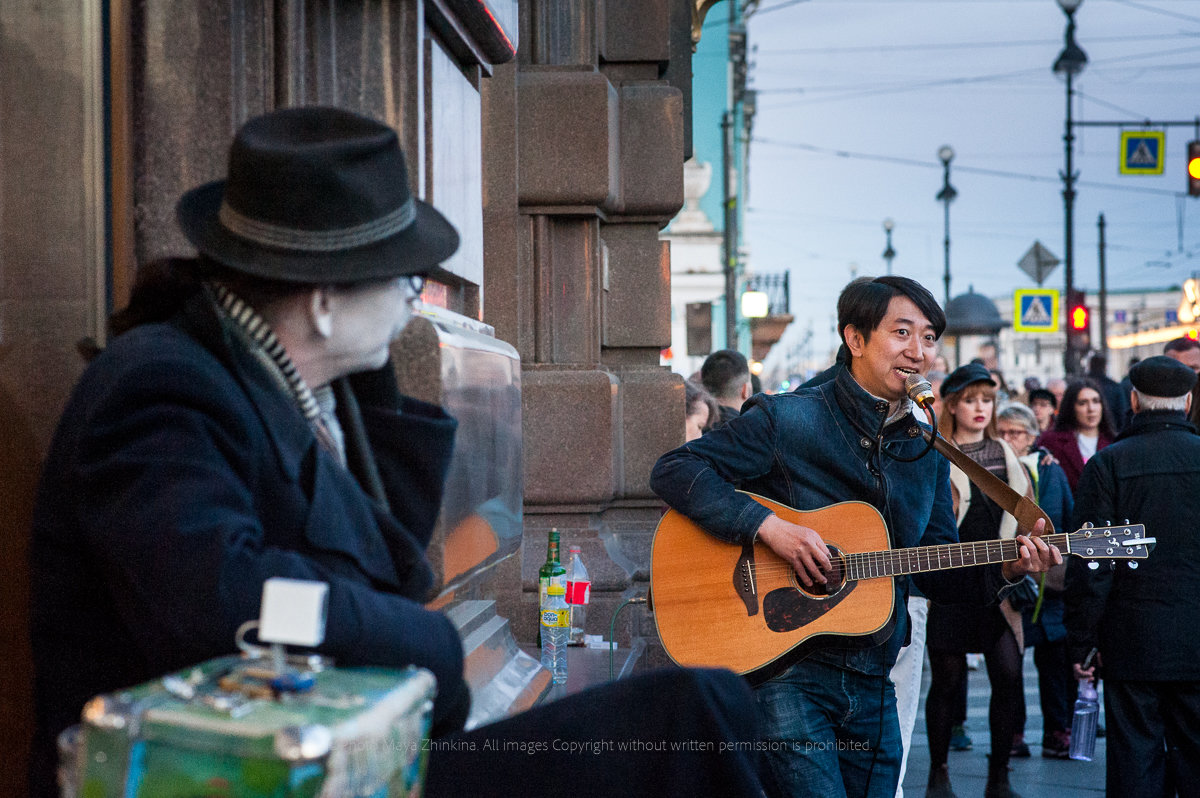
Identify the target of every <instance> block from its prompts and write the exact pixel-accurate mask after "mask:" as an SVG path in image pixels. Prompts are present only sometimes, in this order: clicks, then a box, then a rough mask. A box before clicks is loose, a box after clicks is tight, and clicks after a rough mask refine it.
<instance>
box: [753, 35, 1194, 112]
mask: <svg viewBox="0 0 1200 798" xmlns="http://www.w3.org/2000/svg"><path fill="white" fill-rule="evenodd" d="M1197 51H1200V45H1194V46H1191V47H1180V48H1176V49H1174V50H1162V51H1155V52H1147V53H1134V54H1133V55H1126V56H1116V57H1114V58H1106V59H1104V60H1103V61H1096V62H1093V63H1092V64H1091V66H1092V68H1103V67H1107V66H1110V65H1113V64H1119V63H1127V62H1129V61H1137V60H1142V59H1146V58H1161V57H1163V56H1169V55H1182V54H1186V53H1194V52H1197ZM1154 68H1156V67H1154V66H1148V67H1142V69H1154ZM1042 72H1043V70H1042V69H1041V68H1040V67H1037V68H1030V69H1022V70H1016V71H1013V72H999V73H995V74H991V75H973V76H970V77H960V78H938V79H935V80H921V81H913V82H911V83H900V84H892V85H890V86H882V87H878V88H869V89H859V90H855V89H850V90H845V89H844V87H842V86H832V87H816V88H812V87H809V88H805V87H802V86H793V87H787V88H779V89H771V88H762V87H756V91H757V92H758V97H759V102H760V103H761V102H762V101H763V98H766V97H770V96H774V95H782V94H811V93H815V92H824V91H844V90H845V93H844V94H840V95H836V96H824V97H806V98H803V99H798V100H795V101H793V102H791V103H780V104H774V105H773V106H772V107H773V108H792V107H794V106H796V105H801V104H812V103H819V102H828V101H839V100H856V99H861V98H866V97H876V96H879V95H883V94H893V93H901V92H908V91H918V90H920V89H931V88H939V87H944V86H961V85H970V84H974V83H989V82H992V81H996V80H1005V79H1009V78H1019V77H1031V76H1034V75H1040V74H1042Z"/></svg>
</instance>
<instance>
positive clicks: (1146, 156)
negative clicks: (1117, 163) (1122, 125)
mask: <svg viewBox="0 0 1200 798" xmlns="http://www.w3.org/2000/svg"><path fill="white" fill-rule="evenodd" d="M1166 138H1167V133H1166V131H1165V130H1122V131H1121V174H1123V175H1161V174H1162V173H1163V144H1164V143H1165V142H1166Z"/></svg>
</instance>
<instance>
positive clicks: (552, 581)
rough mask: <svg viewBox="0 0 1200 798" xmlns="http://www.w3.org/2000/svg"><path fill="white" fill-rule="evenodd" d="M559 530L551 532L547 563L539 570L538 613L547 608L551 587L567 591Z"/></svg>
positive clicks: (540, 633)
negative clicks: (560, 558)
mask: <svg viewBox="0 0 1200 798" xmlns="http://www.w3.org/2000/svg"><path fill="white" fill-rule="evenodd" d="M558 540H559V539H558V529H557V528H555V529H551V530H550V540H549V542H548V543H547V544H546V562H544V563H542V567H541V568H540V569H538V613H539V614H540V613H541V611H542V609H543V608H544V607H545V606H546V597H547V591H548V590H549V588H550V586H551V585H559V586H561V587H562V588H563V590H564V591H565V590H566V587H567V569H566V568H563V566H562V563H561V562H559V561H558V545H559V543H558ZM541 645H542V625H541V624H540V623H539V624H538V646H539V647H540V646H541Z"/></svg>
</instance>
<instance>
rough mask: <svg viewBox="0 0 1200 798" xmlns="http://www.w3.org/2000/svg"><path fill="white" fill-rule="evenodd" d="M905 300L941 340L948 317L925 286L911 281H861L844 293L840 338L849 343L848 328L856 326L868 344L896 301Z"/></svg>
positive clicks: (891, 278) (889, 277) (840, 302)
mask: <svg viewBox="0 0 1200 798" xmlns="http://www.w3.org/2000/svg"><path fill="white" fill-rule="evenodd" d="M898 296H903V297H908V298H909V299H911V300H912V302H913V304H914V305H916V306H917V309H918V310H920V311H921V312H922V313H923V314H925V318H927V319H929V323H930V324H931V325H933V332H934V335H935V336H936V337H938V338H941V337H942V333H943V332H944V331H945V330H946V314H945V313H944V312H942V307H941V305H939V304H938V303H937V300H936V299H934V298H933V294H931V293H929V291H928V289H926V288H925V286H923V285H921V284H920V283H918V282H917V281H916V280H913V279H910V278H908V277H896V276H893V275H887V276H884V277H874V278H871V277H860V278H858V279H857V280H854V281H852V282H851V283H850V284H849V285H847V286H846V287H845V288H843V289H842V294H841V296H839V297H838V304H837V310H838V335H839V336H841V338H842V343H845V342H846V325H849V324H853V325H854V326H855V328H857V329H858V331H859V332H860V333H862V336H863V340H864V341H868V340H870V338H871V333H872V332H874V331H875V328H876V327H878V326H879V323H880V322H882V321H883V317H884V316H886V315H887V309H888V305H889V304H891V301H892V299H893V298H895V297H898Z"/></svg>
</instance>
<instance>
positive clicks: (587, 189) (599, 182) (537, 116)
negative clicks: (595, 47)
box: [517, 67, 682, 207]
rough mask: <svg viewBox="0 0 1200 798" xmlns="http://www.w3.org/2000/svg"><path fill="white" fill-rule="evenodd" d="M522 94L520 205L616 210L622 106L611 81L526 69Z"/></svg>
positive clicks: (597, 76) (519, 81) (576, 73)
mask: <svg viewBox="0 0 1200 798" xmlns="http://www.w3.org/2000/svg"><path fill="white" fill-rule="evenodd" d="M517 89H518V90H517V118H518V123H517V129H518V130H519V131H520V135H519V136H518V138H517V148H518V152H517V162H518V181H517V185H518V187H519V188H518V193H519V200H520V203H521V204H522V205H525V206H530V205H536V206H544V205H565V206H592V207H597V206H605V207H607V206H611V205H612V204H613V203H614V202H615V201H616V197H617V196H618V194H619V192H620V175H621V170H620V167H619V166H618V163H617V155H618V153H617V147H616V144H617V137H618V135H619V121H618V106H619V103H618V97H617V92H616V89H614V88H613V86H612V84H611V83H609V82H608V78H606V77H605V76H604V75H602V74H600V73H598V72H594V71H583V70H571V71H559V70H551V69H538V68H536V67H526V68H525V69H522V70H521V71H520V72H519V73H518V76H517ZM680 196H682V194H681V195H680Z"/></svg>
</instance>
